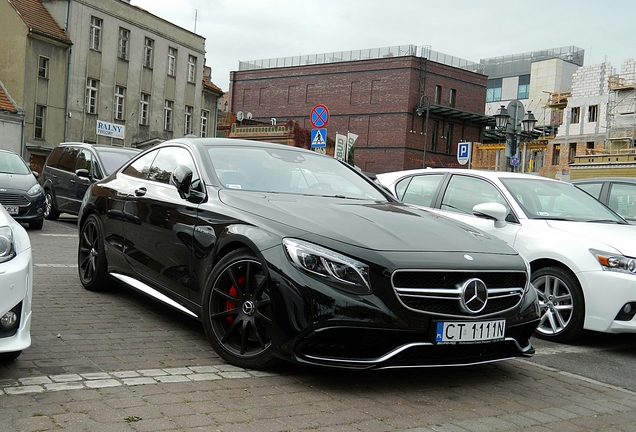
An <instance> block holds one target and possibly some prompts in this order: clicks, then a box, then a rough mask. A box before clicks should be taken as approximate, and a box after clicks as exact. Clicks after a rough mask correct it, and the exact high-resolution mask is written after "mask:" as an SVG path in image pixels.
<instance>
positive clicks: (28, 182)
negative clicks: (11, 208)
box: [0, 173, 36, 191]
mask: <svg viewBox="0 0 636 432" xmlns="http://www.w3.org/2000/svg"><path fill="white" fill-rule="evenodd" d="M35 183H36V180H35V177H33V174H6V173H0V188H3V189H19V190H23V191H28V190H29V189H31V186H33V185H34V184H35Z"/></svg>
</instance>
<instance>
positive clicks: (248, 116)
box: [245, 111, 252, 120]
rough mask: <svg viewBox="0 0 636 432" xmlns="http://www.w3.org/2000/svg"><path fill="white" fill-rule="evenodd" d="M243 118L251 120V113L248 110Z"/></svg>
mask: <svg viewBox="0 0 636 432" xmlns="http://www.w3.org/2000/svg"><path fill="white" fill-rule="evenodd" d="M245 118H246V119H248V120H251V119H252V113H251V112H249V111H248V112H247V114H246V115H245Z"/></svg>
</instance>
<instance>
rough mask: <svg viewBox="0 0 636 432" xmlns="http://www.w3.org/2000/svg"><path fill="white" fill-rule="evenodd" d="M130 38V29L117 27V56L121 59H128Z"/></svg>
mask: <svg viewBox="0 0 636 432" xmlns="http://www.w3.org/2000/svg"><path fill="white" fill-rule="evenodd" d="M129 39H130V30H126V29H125V28H121V27H119V47H118V48H117V57H119V58H120V59H122V60H128V40H129Z"/></svg>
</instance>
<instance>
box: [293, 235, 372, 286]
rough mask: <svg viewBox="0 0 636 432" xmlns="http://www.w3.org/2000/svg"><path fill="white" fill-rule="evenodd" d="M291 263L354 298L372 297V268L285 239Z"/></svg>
mask: <svg viewBox="0 0 636 432" xmlns="http://www.w3.org/2000/svg"><path fill="white" fill-rule="evenodd" d="M283 247H284V249H285V252H287V256H288V257H289V259H290V261H291V262H292V263H293V264H294V265H295V266H296V267H298V268H299V269H301V270H303V271H305V272H308V273H310V274H311V275H314V276H319V277H320V278H321V279H324V280H325V281H327V282H330V283H331V284H332V285H335V286H336V287H337V288H339V289H342V290H343V291H348V292H351V293H354V294H370V293H371V284H370V282H369V266H367V265H366V264H364V263H362V262H360V261H358V260H355V259H353V258H350V257H348V256H346V255H342V254H340V253H338V252H334V251H332V250H330V249H327V248H324V247H322V246H318V245H315V244H313V243H309V242H306V241H302V240H297V239H284V240H283Z"/></svg>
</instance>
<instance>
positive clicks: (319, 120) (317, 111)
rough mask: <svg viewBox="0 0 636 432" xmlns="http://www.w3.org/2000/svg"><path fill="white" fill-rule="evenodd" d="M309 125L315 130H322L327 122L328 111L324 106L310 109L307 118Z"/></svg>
mask: <svg viewBox="0 0 636 432" xmlns="http://www.w3.org/2000/svg"><path fill="white" fill-rule="evenodd" d="M309 121H310V122H311V125H312V126H313V127H314V128H316V129H320V128H324V127H325V126H327V123H328V122H329V110H328V109H327V107H326V106H324V105H322V104H318V105H316V106H315V107H313V108H312V109H311V115H310V116H309Z"/></svg>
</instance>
